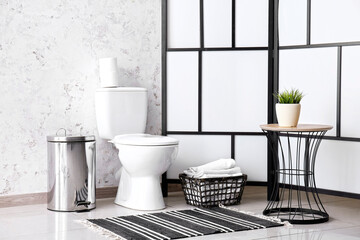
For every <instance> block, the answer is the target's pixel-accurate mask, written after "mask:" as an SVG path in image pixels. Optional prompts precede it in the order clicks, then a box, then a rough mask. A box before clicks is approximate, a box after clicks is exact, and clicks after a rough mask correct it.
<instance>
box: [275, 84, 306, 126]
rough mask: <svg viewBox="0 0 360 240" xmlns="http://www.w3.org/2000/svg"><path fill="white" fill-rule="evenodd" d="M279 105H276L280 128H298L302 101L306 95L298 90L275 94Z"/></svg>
mask: <svg viewBox="0 0 360 240" xmlns="http://www.w3.org/2000/svg"><path fill="white" fill-rule="evenodd" d="M274 96H275V98H276V99H277V100H278V102H279V103H277V104H276V116H277V120H278V123H279V126H280V127H296V126H297V124H298V121H299V117H300V109H301V105H300V101H301V99H302V98H303V97H304V94H303V93H302V92H300V91H299V90H298V89H291V90H290V91H289V90H284V91H282V92H279V93H276V94H274Z"/></svg>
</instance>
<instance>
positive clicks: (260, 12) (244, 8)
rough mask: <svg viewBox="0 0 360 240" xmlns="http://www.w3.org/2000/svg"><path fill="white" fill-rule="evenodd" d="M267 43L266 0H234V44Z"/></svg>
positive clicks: (261, 44) (260, 44) (253, 44)
mask: <svg viewBox="0 0 360 240" xmlns="http://www.w3.org/2000/svg"><path fill="white" fill-rule="evenodd" d="M267 45H268V0H237V1H236V46H237V47H249V46H262V47H264V46H267Z"/></svg>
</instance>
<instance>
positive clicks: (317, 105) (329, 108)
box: [279, 48, 337, 135]
mask: <svg viewBox="0 0 360 240" xmlns="http://www.w3.org/2000/svg"><path fill="white" fill-rule="evenodd" d="M279 68H280V69H279V79H280V91H281V90H283V89H291V88H298V89H300V90H302V91H303V92H304V94H305V97H304V99H303V100H302V101H301V113H300V120H299V123H318V124H329V125H332V126H334V129H333V130H331V131H329V132H328V134H327V135H335V132H336V131H335V125H336V85H337V48H317V49H297V50H280V67H279Z"/></svg>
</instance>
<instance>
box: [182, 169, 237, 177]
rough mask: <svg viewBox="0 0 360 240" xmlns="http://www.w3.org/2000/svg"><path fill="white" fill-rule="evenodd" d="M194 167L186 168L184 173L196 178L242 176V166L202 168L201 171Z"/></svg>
mask: <svg viewBox="0 0 360 240" xmlns="http://www.w3.org/2000/svg"><path fill="white" fill-rule="evenodd" d="M192 169H193V168H190V169H189V170H185V171H184V173H185V174H186V175H188V176H189V177H195V178H211V177H227V176H229V177H230V176H240V175H242V173H241V169H240V167H234V168H230V169H224V170H206V169H205V170H200V171H197V172H195V171H193V170H192Z"/></svg>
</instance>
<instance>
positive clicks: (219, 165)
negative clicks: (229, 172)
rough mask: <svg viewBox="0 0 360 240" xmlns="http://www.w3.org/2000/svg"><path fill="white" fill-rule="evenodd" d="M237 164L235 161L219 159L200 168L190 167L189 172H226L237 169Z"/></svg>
mask: <svg viewBox="0 0 360 240" xmlns="http://www.w3.org/2000/svg"><path fill="white" fill-rule="evenodd" d="M235 165H236V162H235V160H234V159H231V158H229V159H219V160H216V161H213V162H210V163H207V164H204V165H201V166H198V167H190V168H189V170H191V171H193V172H200V171H205V170H225V169H230V168H233V167H235Z"/></svg>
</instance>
